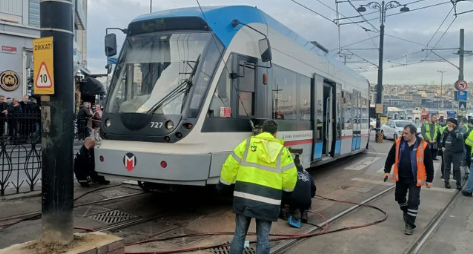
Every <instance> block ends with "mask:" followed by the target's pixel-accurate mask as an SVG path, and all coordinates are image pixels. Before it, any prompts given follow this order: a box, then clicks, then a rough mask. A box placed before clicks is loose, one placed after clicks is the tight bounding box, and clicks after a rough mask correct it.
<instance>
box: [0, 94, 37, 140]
mask: <svg viewBox="0 0 473 254" xmlns="http://www.w3.org/2000/svg"><path fill="white" fill-rule="evenodd" d="M40 122H41V116H40V107H39V106H38V104H37V101H36V99H35V98H33V97H31V98H30V97H29V96H27V95H25V96H23V99H22V101H19V100H18V99H17V98H5V96H3V95H0V135H1V136H2V137H3V138H8V139H10V140H11V141H12V142H25V141H27V140H28V138H30V137H39V136H40Z"/></svg>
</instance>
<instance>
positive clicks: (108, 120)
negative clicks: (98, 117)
mask: <svg viewBox="0 0 473 254" xmlns="http://www.w3.org/2000/svg"><path fill="white" fill-rule="evenodd" d="M110 125H112V121H110V119H107V120H105V126H107V127H110Z"/></svg>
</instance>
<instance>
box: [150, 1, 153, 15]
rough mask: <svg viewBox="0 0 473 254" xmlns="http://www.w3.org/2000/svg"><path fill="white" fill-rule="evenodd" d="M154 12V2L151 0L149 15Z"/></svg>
mask: <svg viewBox="0 0 473 254" xmlns="http://www.w3.org/2000/svg"><path fill="white" fill-rule="evenodd" d="M152 12H153V0H149V13H152Z"/></svg>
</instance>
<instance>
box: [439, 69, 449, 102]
mask: <svg viewBox="0 0 473 254" xmlns="http://www.w3.org/2000/svg"><path fill="white" fill-rule="evenodd" d="M437 72H440V73H442V76H441V78H440V103H441V107H440V108H443V89H442V88H443V73H444V72H447V71H437Z"/></svg>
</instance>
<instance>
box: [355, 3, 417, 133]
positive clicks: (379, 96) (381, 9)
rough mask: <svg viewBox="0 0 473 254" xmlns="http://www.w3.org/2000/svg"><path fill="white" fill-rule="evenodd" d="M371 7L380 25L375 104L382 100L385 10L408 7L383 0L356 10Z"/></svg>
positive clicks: (405, 10)
mask: <svg viewBox="0 0 473 254" xmlns="http://www.w3.org/2000/svg"><path fill="white" fill-rule="evenodd" d="M365 6H367V7H369V8H371V9H376V10H379V18H380V22H381V26H380V36H379V64H378V84H376V104H381V101H382V96H383V95H382V91H383V47H384V22H385V21H386V11H387V10H389V9H393V8H397V7H399V6H403V7H402V8H401V9H400V11H401V12H407V11H409V8H408V7H407V6H406V5H402V4H400V3H399V2H398V1H390V2H387V3H385V2H384V1H382V2H381V4H380V3H377V2H370V3H368V4H366V5H360V7H358V9H357V11H358V12H365V11H366V7H365ZM380 117H381V116H380V114H377V116H376V142H382V136H381V135H380V128H381V118H380Z"/></svg>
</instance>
